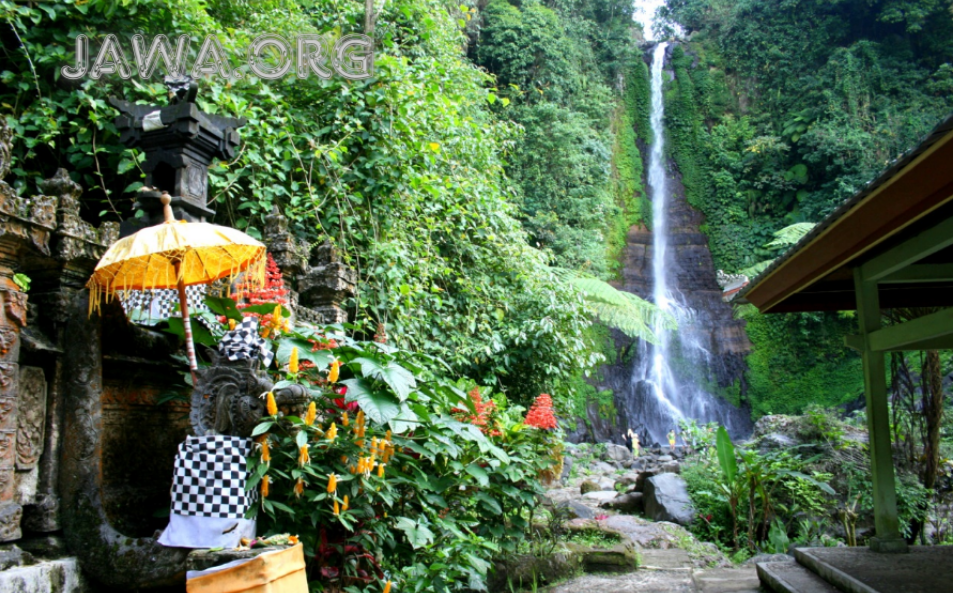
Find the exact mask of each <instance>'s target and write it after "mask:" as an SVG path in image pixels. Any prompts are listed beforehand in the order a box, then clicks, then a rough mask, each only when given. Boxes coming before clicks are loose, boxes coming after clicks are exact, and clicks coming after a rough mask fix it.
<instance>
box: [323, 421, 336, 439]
mask: <svg viewBox="0 0 953 593" xmlns="http://www.w3.org/2000/svg"><path fill="white" fill-rule="evenodd" d="M325 436H327V437H328V440H329V441H333V440H334V439H336V438H337V436H338V427H337V425H336V424H334V423H333V422H332V423H331V426H329V427H328V432H327V434H326V435H325Z"/></svg>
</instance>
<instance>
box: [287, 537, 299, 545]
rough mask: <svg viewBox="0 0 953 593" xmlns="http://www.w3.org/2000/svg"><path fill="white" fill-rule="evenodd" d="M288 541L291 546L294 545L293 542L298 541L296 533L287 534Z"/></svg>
mask: <svg viewBox="0 0 953 593" xmlns="http://www.w3.org/2000/svg"><path fill="white" fill-rule="evenodd" d="M288 543H289V544H291V545H292V546H293V545H295V544H297V543H298V536H297V535H289V536H288Z"/></svg>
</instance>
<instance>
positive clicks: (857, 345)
mask: <svg viewBox="0 0 953 593" xmlns="http://www.w3.org/2000/svg"><path fill="white" fill-rule="evenodd" d="M844 345H845V346H847V347H848V348H850V349H851V350H856V351H857V352H863V351H864V336H844Z"/></svg>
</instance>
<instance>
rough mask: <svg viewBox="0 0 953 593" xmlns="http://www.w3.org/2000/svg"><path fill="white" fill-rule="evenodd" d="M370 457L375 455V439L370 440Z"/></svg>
mask: <svg viewBox="0 0 953 593" xmlns="http://www.w3.org/2000/svg"><path fill="white" fill-rule="evenodd" d="M371 455H377V437H374V438H372V439H371Z"/></svg>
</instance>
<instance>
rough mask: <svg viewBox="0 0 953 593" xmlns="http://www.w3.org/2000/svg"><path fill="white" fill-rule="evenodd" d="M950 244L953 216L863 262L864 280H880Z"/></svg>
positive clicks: (952, 231) (952, 239) (952, 237)
mask: <svg viewBox="0 0 953 593" xmlns="http://www.w3.org/2000/svg"><path fill="white" fill-rule="evenodd" d="M950 245H953V218H948V219H946V220H944V221H942V222H941V223H940V224H938V225H936V226H935V227H932V228H930V229H927V230H926V231H923V232H922V233H920V234H918V235H916V236H915V237H911V238H910V239H907V240H906V241H904V242H903V243H901V244H900V245H898V246H896V247H894V248H893V249H891V250H890V251H887V252H886V253H882V254H880V255H878V256H877V257H875V258H873V259H872V260H870V261H868V262H867V263H865V264H863V265H862V266H861V267H862V268H863V270H864V281H865V282H879V281H881V280H883V279H884V278H886V277H888V276H890V275H891V274H895V273H896V272H898V271H900V270H902V269H903V268H906V267H907V266H910V265H913V264H915V263H917V262H918V261H920V260H921V259H923V258H924V257H926V256H928V255H933V254H934V253H936V252H937V251H940V250H941V249H945V248H947V247H949V246H950Z"/></svg>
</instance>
